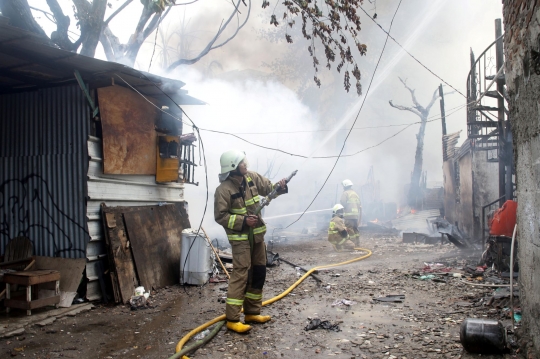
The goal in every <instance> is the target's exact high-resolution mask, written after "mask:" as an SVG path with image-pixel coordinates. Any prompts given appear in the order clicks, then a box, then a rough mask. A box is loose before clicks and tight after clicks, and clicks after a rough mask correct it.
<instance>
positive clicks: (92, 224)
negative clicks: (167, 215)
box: [86, 136, 184, 299]
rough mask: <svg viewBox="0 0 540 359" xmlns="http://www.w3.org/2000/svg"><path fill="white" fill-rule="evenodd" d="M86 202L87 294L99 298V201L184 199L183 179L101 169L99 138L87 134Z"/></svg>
mask: <svg viewBox="0 0 540 359" xmlns="http://www.w3.org/2000/svg"><path fill="white" fill-rule="evenodd" d="M87 146H88V155H89V159H90V161H89V163H88V181H87V184H88V202H87V212H86V217H87V219H88V230H89V233H90V236H91V238H92V240H91V241H90V243H89V244H88V252H89V253H90V252H92V255H93V256H92V257H88V264H87V266H86V272H87V276H88V279H89V283H88V285H87V295H86V296H87V298H88V299H90V298H95V299H99V298H100V297H101V290H100V287H99V282H98V276H97V267H98V265H99V264H98V263H99V260H101V259H100V258H103V257H105V256H106V253H107V252H106V247H105V238H104V237H103V224H102V221H101V203H105V204H106V205H107V206H108V207H117V206H147V205H154V204H158V203H159V202H168V203H175V202H183V201H184V185H183V184H182V183H167V184H157V183H156V178H155V176H154V175H120V174H104V173H103V154H102V144H101V140H100V139H99V138H96V137H92V136H89V137H88V142H87Z"/></svg>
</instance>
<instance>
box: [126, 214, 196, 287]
mask: <svg viewBox="0 0 540 359" xmlns="http://www.w3.org/2000/svg"><path fill="white" fill-rule="evenodd" d="M124 220H125V223H126V228H127V231H128V237H129V240H130V243H131V247H132V251H133V256H134V257H135V265H136V268H137V273H138V275H139V279H140V283H141V285H142V286H144V288H145V289H146V290H149V289H151V288H154V289H156V288H162V287H165V286H168V285H173V284H176V283H178V282H179V280H180V278H179V276H180V248H181V238H182V230H183V229H184V228H189V227H190V225H189V221H188V218H187V214H186V212H185V210H184V208H183V206H178V205H164V206H156V207H147V208H145V209H143V210H140V211H135V212H129V213H124Z"/></svg>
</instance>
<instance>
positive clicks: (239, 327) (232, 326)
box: [227, 322, 251, 333]
mask: <svg viewBox="0 0 540 359" xmlns="http://www.w3.org/2000/svg"><path fill="white" fill-rule="evenodd" d="M227 329H229V330H232V331H233V332H237V333H245V332H247V331H249V330H250V329H251V325H247V324H244V323H242V322H227Z"/></svg>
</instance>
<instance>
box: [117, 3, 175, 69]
mask: <svg viewBox="0 0 540 359" xmlns="http://www.w3.org/2000/svg"><path fill="white" fill-rule="evenodd" d="M171 9H172V7H170V6H169V8H168V9H167V11H165V13H164V14H163V15H162V14H161V13H155V14H154V16H152V19H151V20H150V22H149V23H148V26H147V27H146V28H145V29H144V30H143V27H144V24H143V27H140V25H141V22H139V25H137V30H135V34H133V35H132V38H131V39H130V43H129V44H128V46H127V49H126V54H125V59H126V60H127V61H128V63H129V64H133V63H135V59H136V58H137V54H138V53H139V50H140V48H141V46H142V44H143V43H144V40H146V38H147V37H148V36H150V34H151V33H152V32H154V30H156V29H157V26H158V24H159V23H160V22H161V21H163V19H164V18H165V17H166V16H167V15H168V14H169V12H170V11H171ZM143 14H144V12H143ZM141 18H142V16H141ZM146 21H148V19H147V20H146ZM145 24H146V22H145ZM139 29H140V30H139Z"/></svg>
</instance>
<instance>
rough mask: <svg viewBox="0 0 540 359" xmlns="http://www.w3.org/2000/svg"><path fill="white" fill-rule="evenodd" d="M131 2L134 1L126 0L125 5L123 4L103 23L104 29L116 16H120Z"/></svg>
mask: <svg viewBox="0 0 540 359" xmlns="http://www.w3.org/2000/svg"><path fill="white" fill-rule="evenodd" d="M131 2H133V0H126V2H125V3H123V4H122V5H121V6H120V7H119V8H118V9H116V11H115V12H113V13H112V14H111V16H109V18H108V19H107V20H105V21H104V22H103V27H105V26H107V25H109V22H110V21H111V20H112V19H113V18H114V17H115V16H116V15H118V14H119V13H120V12H121V11H122V10H124V8H125V7H126V6H128V5H129V4H130V3H131Z"/></svg>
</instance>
